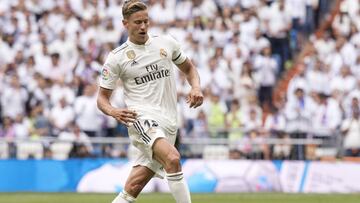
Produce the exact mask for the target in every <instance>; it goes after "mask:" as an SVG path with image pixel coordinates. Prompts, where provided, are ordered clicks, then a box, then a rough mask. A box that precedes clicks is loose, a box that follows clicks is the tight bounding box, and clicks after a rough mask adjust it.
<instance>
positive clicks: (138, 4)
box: [122, 0, 147, 19]
mask: <svg viewBox="0 0 360 203" xmlns="http://www.w3.org/2000/svg"><path fill="white" fill-rule="evenodd" d="M146 9H147V6H146V4H145V3H143V2H142V1H140V0H127V1H125V2H124V5H123V7H122V14H123V18H124V19H128V18H129V17H130V16H131V14H133V13H136V12H138V11H143V10H146Z"/></svg>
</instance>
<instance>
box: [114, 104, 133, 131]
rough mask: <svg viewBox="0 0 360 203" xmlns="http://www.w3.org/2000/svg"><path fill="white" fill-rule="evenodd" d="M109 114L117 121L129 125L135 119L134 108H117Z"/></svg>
mask: <svg viewBox="0 0 360 203" xmlns="http://www.w3.org/2000/svg"><path fill="white" fill-rule="evenodd" d="M111 116H112V117H114V118H115V119H116V120H117V121H118V122H120V123H122V124H124V125H126V126H127V127H130V125H131V124H132V123H134V122H135V121H136V116H137V114H136V112H135V111H134V110H129V109H118V108H117V109H115V110H113V111H112V112H111Z"/></svg>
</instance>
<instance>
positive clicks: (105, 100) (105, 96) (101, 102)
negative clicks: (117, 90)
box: [97, 87, 136, 127]
mask: <svg viewBox="0 0 360 203" xmlns="http://www.w3.org/2000/svg"><path fill="white" fill-rule="evenodd" d="M112 92H113V90H111V89H106V88H103V87H100V89H99V94H98V98H97V106H98V108H99V109H100V110H101V111H102V112H104V114H106V115H109V116H112V117H114V118H115V119H116V120H117V121H118V122H120V123H122V124H124V125H126V126H128V127H129V125H130V123H133V122H135V120H136V112H135V111H132V110H128V109H126V108H115V107H113V106H112V105H111V103H110V98H111V94H112Z"/></svg>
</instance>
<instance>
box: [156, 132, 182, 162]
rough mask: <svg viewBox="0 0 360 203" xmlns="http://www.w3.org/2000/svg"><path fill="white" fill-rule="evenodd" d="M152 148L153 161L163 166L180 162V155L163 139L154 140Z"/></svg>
mask: <svg viewBox="0 0 360 203" xmlns="http://www.w3.org/2000/svg"><path fill="white" fill-rule="evenodd" d="M152 148H153V156H154V159H155V160H157V161H158V162H160V163H161V165H163V166H166V165H168V164H169V162H172V161H179V160H180V153H179V152H178V151H177V149H176V148H175V146H174V145H172V144H170V143H169V142H168V140H167V139H165V138H158V139H156V140H155V142H154V144H153V147H152Z"/></svg>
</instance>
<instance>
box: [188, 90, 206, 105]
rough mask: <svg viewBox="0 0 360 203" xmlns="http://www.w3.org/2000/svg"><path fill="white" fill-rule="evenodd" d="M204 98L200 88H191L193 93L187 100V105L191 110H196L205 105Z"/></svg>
mask: <svg viewBox="0 0 360 203" xmlns="http://www.w3.org/2000/svg"><path fill="white" fill-rule="evenodd" d="M203 100H204V96H203V94H202V92H201V89H200V88H191V91H190V93H189V95H188V97H187V98H186V103H188V104H189V107H190V108H196V107H198V106H200V105H201V104H202V103H203Z"/></svg>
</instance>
